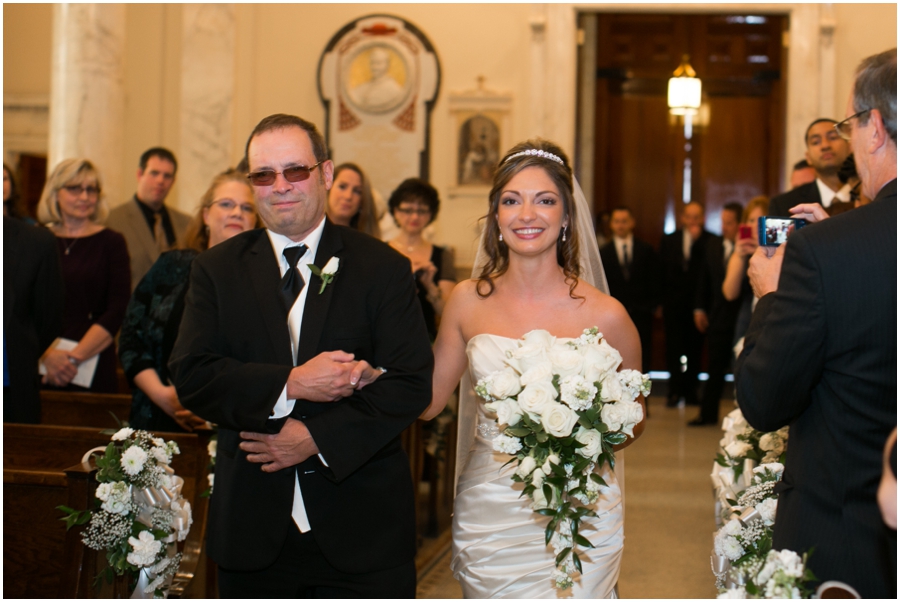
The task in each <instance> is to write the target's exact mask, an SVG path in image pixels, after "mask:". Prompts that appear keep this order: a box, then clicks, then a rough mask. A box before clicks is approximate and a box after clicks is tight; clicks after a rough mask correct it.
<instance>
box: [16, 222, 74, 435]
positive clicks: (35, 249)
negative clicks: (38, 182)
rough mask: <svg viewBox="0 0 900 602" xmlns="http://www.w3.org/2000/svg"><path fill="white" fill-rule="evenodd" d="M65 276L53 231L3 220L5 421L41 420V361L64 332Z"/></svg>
mask: <svg viewBox="0 0 900 602" xmlns="http://www.w3.org/2000/svg"><path fill="white" fill-rule="evenodd" d="M64 299H65V295H64V294H63V278H62V266H61V265H60V261H59V249H58V247H57V246H56V237H55V236H53V233H52V232H50V231H49V230H46V229H44V228H41V227H38V226H32V225H29V224H27V223H25V222H23V221H21V220H18V219H13V218H9V217H4V218H3V334H4V337H5V338H6V359H7V362H8V370H9V389H8V390H6V391H5V393H6V395H5V396H4V399H3V422H24V423H30V424H38V423H40V421H41V399H40V391H39V389H40V378H39V376H38V360H39V358H40V357H41V354H42V353H43V352H44V351H45V350H46V349H47V347H49V346H50V343H52V342H53V340H54V339H56V337H58V336H59V334H60V332H62V321H63V301H64Z"/></svg>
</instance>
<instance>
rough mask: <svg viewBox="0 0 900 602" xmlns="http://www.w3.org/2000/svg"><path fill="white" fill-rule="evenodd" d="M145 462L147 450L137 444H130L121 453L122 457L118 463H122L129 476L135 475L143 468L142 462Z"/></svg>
mask: <svg viewBox="0 0 900 602" xmlns="http://www.w3.org/2000/svg"><path fill="white" fill-rule="evenodd" d="M146 462H147V452H145V451H144V450H142V449H141V448H140V447H138V446H137V445H132V446H131V447H129V448H128V449H126V450H125V453H123V454H122V459H121V460H119V463H120V464H121V465H122V468H123V469H124V470H125V472H126V473H127V474H129V475H131V476H135V475H136V474H138V473H139V472H141V470H142V469H143V468H144V464H145V463H146Z"/></svg>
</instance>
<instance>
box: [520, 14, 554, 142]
mask: <svg viewBox="0 0 900 602" xmlns="http://www.w3.org/2000/svg"><path fill="white" fill-rule="evenodd" d="M531 10H532V12H531V16H530V17H529V19H528V24H529V25H530V26H531V53H530V54H531V64H530V67H531V69H530V70H531V78H530V82H531V87H530V90H529V91H530V94H529V96H530V98H529V101H530V102H529V106H528V109H529V113H528V133H527V134H526V138H528V139H529V140H530V139H532V138H535V137H538V136H539V137H541V138H549V137H550V136H549V133H548V132H547V130H546V123H545V120H544V112H545V107H546V103H547V100H549V97H550V96H551V95H550V94H549V93H548V91H547V87H548V86H547V68H546V55H547V15H546V12H547V7H546V5H544V4H535V5H534V6H533V7H532V9H531Z"/></svg>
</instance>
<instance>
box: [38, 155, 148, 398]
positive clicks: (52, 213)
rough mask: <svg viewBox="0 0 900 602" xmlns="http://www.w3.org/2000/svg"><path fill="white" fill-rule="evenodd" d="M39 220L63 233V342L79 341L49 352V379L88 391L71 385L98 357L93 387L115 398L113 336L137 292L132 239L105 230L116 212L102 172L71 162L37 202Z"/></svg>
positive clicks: (61, 168) (60, 238) (46, 358)
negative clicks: (132, 292)
mask: <svg viewBox="0 0 900 602" xmlns="http://www.w3.org/2000/svg"><path fill="white" fill-rule="evenodd" d="M37 213H38V220H39V221H40V222H41V223H42V224H46V225H47V226H48V227H49V228H50V230H51V231H52V232H53V233H54V234H55V235H56V241H57V245H58V247H59V254H60V259H61V260H62V272H63V280H64V282H65V291H66V292H65V303H64V306H65V307H64V310H63V330H62V334H61V337H62V338H63V339H69V340H71V341H74V342H75V343H76V345H75V347H74V348H72V349H69V350H63V349H60V348H58V347H57V348H49V349H47V351H46V352H45V353H44V355H43V357H42V358H41V359H42V362H43V364H44V366H45V367H46V370H47V374H46V375H45V376H44V379H43V382H44V383H45V384H47V385H51V386H53V387H64V388H68V389H72V390H79V389H80V390H84V389H85V388H84V387H80V386H78V385H74V384H72V379H74V378H75V376H76V375H77V373H78V367H79V366H80V365H81V363H82V362H84V361H85V360H88V359H90V358H92V357H94V356H96V355H99V358H98V361H97V368H96V371H95V372H94V375H93V379H92V380H91V382H90V384H89V386H88V387H87V389H89V390H91V391H95V392H98V393H115V392H117V390H118V380H117V378H116V354H115V347H114V345H113V339H114V337H115V336H116V332H118V330H119V327H120V326H121V324H122V318H123V317H124V316H125V307H126V306H127V305H128V297H129V289H130V288H131V268H130V267H129V259H128V246H127V245H126V243H125V238H124V237H123V236H122V235H121V234H119V233H118V232H114V231H112V230H110V229H108V228H105V227H104V226H103V221H104V220H105V219H106V216H107V215H108V214H109V209H108V208H107V206H106V202H105V201H104V199H103V197H102V195H101V183H100V174H99V172H98V171H97V169H96V168H95V167H94V165H93V164H92V163H91V162H90V161H88V160H87V159H66V160H65V161H63V162H61V163H60V164H59V165H57V166H56V168H54V170H53V172H52V173H51V174H50V176H49V177H48V178H47V183H46V184H45V185H44V191H43V193H42V194H41V200H40V203H39V204H38V212H37Z"/></svg>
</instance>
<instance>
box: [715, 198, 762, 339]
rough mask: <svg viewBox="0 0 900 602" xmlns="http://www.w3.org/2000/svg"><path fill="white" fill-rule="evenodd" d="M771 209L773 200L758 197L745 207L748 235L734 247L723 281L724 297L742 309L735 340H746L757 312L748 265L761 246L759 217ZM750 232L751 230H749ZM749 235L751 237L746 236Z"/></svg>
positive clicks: (745, 231)
mask: <svg viewBox="0 0 900 602" xmlns="http://www.w3.org/2000/svg"><path fill="white" fill-rule="evenodd" d="M768 210H769V199H768V198H767V197H764V196H757V197H753V198H752V199H750V202H748V203H747V206H746V207H744V213H743V215H742V216H741V226H743V230H744V233H745V235H743V236H742V235H741V234H740V233H739V234H738V239H737V241H736V242H735V244H734V252H733V253H732V254H731V257H730V258H729V259H728V265H727V266H726V268H725V279H724V280H723V281H722V296H724V297H725V299H726V300H727V301H735V300H738V299H740V301H741V308H740V310H739V311H738V317H737V322H735V326H734V341H732V342H733V343H736V342H737V341H738V340H740V339H742V338H744V333H745V332H747V325H748V324H750V315H751V314H752V313H753V306H754V303H755V298H754V296H753V289H752V288H750V280H749V279H748V278H747V262H748V261H749V258H750V256H751V255H753V252H754V251H756V248H757V247H758V246H759V218H761V217H763V216H764V215H766V212H767V211H768ZM748 229H749V230H748ZM747 233H749V236H746V234H747Z"/></svg>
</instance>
